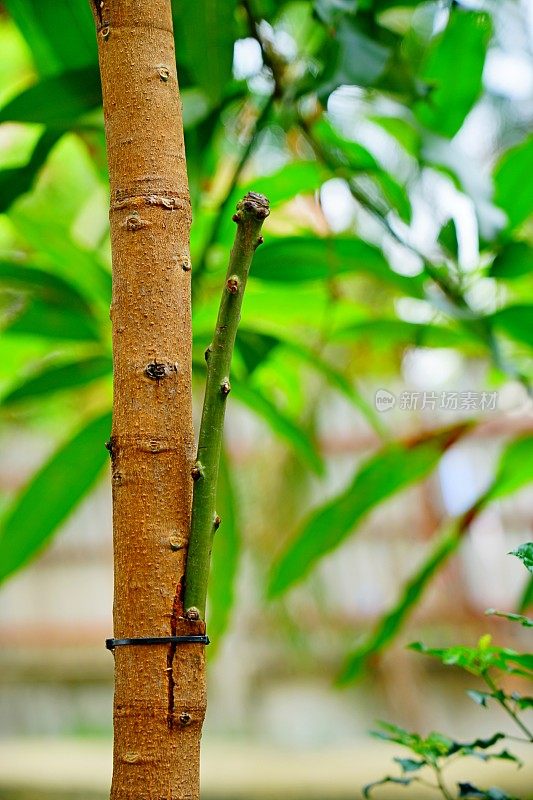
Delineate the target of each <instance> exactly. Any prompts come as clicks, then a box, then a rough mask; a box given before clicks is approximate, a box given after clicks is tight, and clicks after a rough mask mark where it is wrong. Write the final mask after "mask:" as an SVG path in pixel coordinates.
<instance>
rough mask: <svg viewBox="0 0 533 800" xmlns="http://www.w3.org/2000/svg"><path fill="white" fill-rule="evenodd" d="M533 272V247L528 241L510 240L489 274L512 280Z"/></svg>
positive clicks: (495, 260)
mask: <svg viewBox="0 0 533 800" xmlns="http://www.w3.org/2000/svg"><path fill="white" fill-rule="evenodd" d="M532 272H533V247H530V245H529V244H527V243H526V242H509V244H507V245H506V246H505V247H504V248H502V250H500V252H499V253H498V255H497V256H496V258H495V259H494V261H493V262H492V265H491V268H490V271H489V275H490V276H491V277H493V278H500V279H501V280H512V279H514V278H520V277H522V275H529V274H531V273H532Z"/></svg>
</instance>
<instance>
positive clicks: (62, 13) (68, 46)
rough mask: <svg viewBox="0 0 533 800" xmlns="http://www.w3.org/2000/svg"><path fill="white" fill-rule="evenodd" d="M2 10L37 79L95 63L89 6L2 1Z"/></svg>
mask: <svg viewBox="0 0 533 800" xmlns="http://www.w3.org/2000/svg"><path fill="white" fill-rule="evenodd" d="M4 6H5V7H6V9H7V11H8V12H9V14H10V15H11V17H12V18H13V20H14V22H15V24H16V25H17V27H18V28H19V30H20V32H21V33H22V35H23V36H24V38H25V39H26V42H27V43H28V46H29V49H30V52H31V54H32V56H33V58H34V60H35V63H36V65H37V69H38V70H39V72H40V73H41V75H53V74H57V73H59V72H63V71H64V70H65V69H76V68H78V67H84V66H87V65H88V64H97V63H98V53H97V48H96V34H95V28H94V21H93V16H92V13H91V9H90V6H89V2H81V3H79V2H73V3H71V2H58V0H5V2H4ZM54 102H56V98H54Z"/></svg>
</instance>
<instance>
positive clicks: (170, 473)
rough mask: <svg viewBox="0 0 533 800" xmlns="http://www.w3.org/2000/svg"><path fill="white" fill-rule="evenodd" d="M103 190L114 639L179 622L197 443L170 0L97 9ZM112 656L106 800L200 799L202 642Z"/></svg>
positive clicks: (181, 631) (108, 3)
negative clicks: (109, 290)
mask: <svg viewBox="0 0 533 800" xmlns="http://www.w3.org/2000/svg"><path fill="white" fill-rule="evenodd" d="M93 9H94V14H95V19H96V24H97V36H98V50H99V60H100V71H101V77H102V88H103V101H104V115H105V127H106V139H107V153H108V161H109V176H110V187H111V203H110V225H111V246H112V260H113V300H112V305H111V322H112V330H113V362H114V402H113V429H112V436H111V440H110V442H109V449H110V452H111V461H112V476H113V477H112V483H113V539H114V558H115V595H114V612H113V613H114V636H115V638H116V639H123V638H135V637H154V636H169V635H188V634H202V633H204V623H203V622H202V621H200V620H187V619H185V618H184V616H183V613H182V612H183V607H182V591H181V586H182V577H183V573H184V568H185V556H186V552H187V549H186V548H187V538H188V533H189V525H190V511H191V492H192V477H191V469H192V466H193V461H194V452H193V447H194V440H193V427H192V409H191V406H192V398H191V315H190V260H189V228H190V201H189V194H188V186H187V173H186V164H185V152H184V143H183V129H182V119H181V103H180V97H179V91H178V84H177V76H176V66H175V55H174V38H173V32H172V17H171V7H170V0H150V1H149V2H140V0H104V2H103V3H102V2H100V0H93ZM114 653H115V701H114V734H115V741H114V758H113V784H112V788H111V798H112V800H178V798H187V800H190V798H197V797H198V794H199V751H200V736H201V729H202V723H203V719H204V715H205V704H206V700H205V664H204V645H202V644H178V645H177V646H176V645H175V644H171V645H169V644H156V645H154V644H151V645H147V646H142V645H138V644H134V645H130V646H123V647H117V648H116V649H115V651H114Z"/></svg>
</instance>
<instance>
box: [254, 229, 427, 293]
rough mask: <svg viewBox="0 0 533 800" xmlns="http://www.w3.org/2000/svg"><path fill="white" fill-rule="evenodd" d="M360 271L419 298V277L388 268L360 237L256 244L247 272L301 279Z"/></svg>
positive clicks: (276, 278) (297, 238)
mask: <svg viewBox="0 0 533 800" xmlns="http://www.w3.org/2000/svg"><path fill="white" fill-rule="evenodd" d="M358 272H360V273H363V274H366V275H370V276H371V277H374V278H376V279H377V280H379V281H383V282H385V283H389V284H391V285H393V286H394V287H396V288H397V289H400V290H401V291H402V292H403V293H405V294H409V295H414V296H416V297H422V294H423V291H422V279H421V278H420V276H417V277H413V278H406V277H405V276H403V275H399V274H398V273H397V272H394V271H393V270H392V269H390V268H389V265H388V264H387V261H386V260H385V258H384V256H383V254H382V252H381V250H379V249H378V248H377V247H374V246H373V245H370V244H367V243H366V242H363V241H361V240H360V239H352V238H331V239H318V238H316V237H312V236H287V237H286V238H284V239H273V240H270V241H268V242H267V243H266V244H264V245H263V246H262V247H260V248H259V249H258V250H257V252H256V254H255V256H254V261H253V264H252V272H251V275H252V276H253V277H254V278H259V279H261V280H263V281H276V282H291V283H292V282H295V283H300V282H305V281H317V280H324V279H327V278H334V277H336V276H339V275H345V274H348V273H358Z"/></svg>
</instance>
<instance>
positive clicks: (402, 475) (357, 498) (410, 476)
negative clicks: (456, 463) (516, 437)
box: [268, 431, 450, 597]
mask: <svg viewBox="0 0 533 800" xmlns="http://www.w3.org/2000/svg"><path fill="white" fill-rule="evenodd" d="M449 437H450V432H449V431H448V432H446V433H445V434H443V433H442V432H441V433H440V434H438V435H436V436H435V437H434V438H433V439H432V440H429V441H428V440H424V441H422V442H418V443H415V444H414V445H412V446H411V447H405V446H402V445H400V444H392V445H389V446H387V447H385V448H384V449H383V450H380V451H379V452H378V453H376V454H375V455H374V456H372V457H371V458H370V459H368V461H366V462H365V463H364V464H363V465H362V467H361V468H360V469H359V470H358V471H357V472H356V474H355V476H354V478H353V480H352V481H351V483H350V485H349V486H348V487H347V488H346V489H345V490H344V491H343V492H341V494H339V495H337V496H336V497H334V498H333V499H332V500H329V501H328V502H326V503H325V504H324V505H322V506H319V507H318V508H317V509H314V511H312V512H311V515H310V516H309V517H308V519H307V520H306V521H305V522H304V524H303V526H302V527H301V529H300V530H299V531H298V532H297V534H296V536H295V537H294V538H293V540H292V541H291V542H290V543H289V546H288V547H287V549H286V550H285V551H284V552H283V553H282V554H281V557H280V558H278V560H277V561H276V562H275V563H274V565H273V568H272V571H271V575H270V581H269V588H268V593H269V596H270V597H275V596H276V595H279V594H282V593H283V592H285V591H287V589H289V588H290V587H291V586H293V585H294V584H295V583H297V582H298V581H300V580H302V578H304V577H305V575H307V573H308V572H309V571H310V570H311V568H312V567H313V566H314V564H315V563H316V562H317V561H318V559H320V558H321V557H322V556H324V555H326V553H329V552H331V551H332V550H334V549H335V548H336V547H338V545H339V544H340V543H341V542H342V541H343V540H344V539H345V538H346V537H347V536H349V535H350V534H351V533H353V532H354V530H355V528H356V527H357V525H358V524H359V523H360V522H361V520H362V519H363V518H364V517H365V515H366V514H368V513H369V512H370V511H372V510H373V509H374V508H375V507H376V506H377V505H378V504H379V503H381V502H382V501H383V500H385V499H386V498H388V497H391V496H392V495H394V494H396V493H397V492H399V491H401V490H402V489H405V488H406V487H407V486H409V485H411V484H412V483H416V482H417V481H419V480H422V478H425V477H426V476H427V475H428V474H429V473H430V472H431V470H432V469H433V468H434V467H435V466H436V464H437V463H438V461H439V459H440V457H441V455H442V452H443V450H445V449H446V447H447V446H448V445H449V443H450V438H449Z"/></svg>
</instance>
